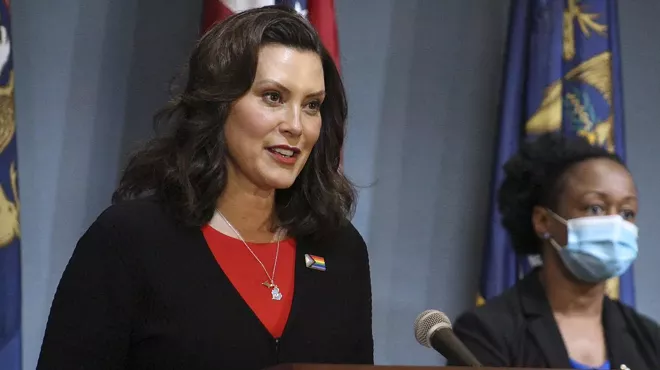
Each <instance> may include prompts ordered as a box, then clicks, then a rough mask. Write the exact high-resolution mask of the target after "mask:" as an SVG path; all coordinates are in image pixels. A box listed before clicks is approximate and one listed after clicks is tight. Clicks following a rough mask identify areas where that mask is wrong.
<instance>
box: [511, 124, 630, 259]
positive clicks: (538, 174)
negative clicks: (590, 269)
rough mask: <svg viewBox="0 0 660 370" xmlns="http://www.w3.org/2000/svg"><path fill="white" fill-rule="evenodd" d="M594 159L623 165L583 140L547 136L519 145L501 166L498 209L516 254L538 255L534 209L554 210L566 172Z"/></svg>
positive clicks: (551, 134)
mask: <svg viewBox="0 0 660 370" xmlns="http://www.w3.org/2000/svg"><path fill="white" fill-rule="evenodd" d="M597 158H605V159H609V160H612V161H615V162H617V163H619V164H621V165H623V162H622V160H621V159H620V158H619V157H618V156H617V155H616V154H613V153H610V152H608V151H607V150H606V149H605V148H602V147H598V146H594V145H591V144H590V143H589V142H588V141H587V140H586V139H585V138H583V137H567V136H564V135H561V134H558V133H548V134H544V135H542V136H540V137H538V138H537V139H536V140H534V141H531V142H527V143H525V144H523V145H522V146H521V148H520V150H519V151H518V153H517V154H515V155H514V156H513V157H511V158H510V159H509V160H508V161H507V162H506V163H505V164H504V174H505V178H504V181H503V183H502V185H501V186H500V189H499V193H498V206H499V210H500V214H501V216H502V224H503V225H504V228H505V229H506V230H507V231H508V233H509V235H510V237H511V242H512V243H513V248H514V250H515V252H516V253H517V254H519V255H530V254H540V253H541V250H540V247H541V239H540V238H539V237H538V235H536V232H535V231H534V226H533V224H532V212H533V209H534V207H535V206H543V207H547V208H549V209H551V210H556V208H557V204H558V202H559V199H560V197H561V196H562V194H563V191H564V184H565V182H566V174H567V173H568V171H569V169H571V167H573V166H574V165H576V164H578V163H581V162H583V161H586V160H590V159H597ZM624 167H625V166H624Z"/></svg>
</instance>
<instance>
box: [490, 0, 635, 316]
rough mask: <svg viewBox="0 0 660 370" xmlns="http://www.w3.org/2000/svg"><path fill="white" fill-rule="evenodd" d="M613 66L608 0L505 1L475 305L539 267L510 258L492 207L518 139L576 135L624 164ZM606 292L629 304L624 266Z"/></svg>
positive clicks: (630, 288)
mask: <svg viewBox="0 0 660 370" xmlns="http://www.w3.org/2000/svg"><path fill="white" fill-rule="evenodd" d="M620 64H621V62H620V51H619V45H618V22H617V9H616V0H514V1H513V2H512V4H511V16H510V24H509V36H508V45H507V56H506V63H505V65H506V67H505V68H506V69H505V72H504V73H505V75H504V84H503V87H502V102H501V112H500V117H499V139H498V144H497V153H496V156H495V157H496V160H495V164H494V166H495V168H494V178H493V181H492V182H491V183H492V186H493V189H492V190H491V206H490V215H489V220H488V234H487V240H486V244H485V246H484V254H483V263H482V272H481V286H480V292H479V297H478V304H481V303H483V302H484V300H487V299H489V298H492V297H494V296H496V295H499V294H500V293H502V292H503V291H504V290H505V289H507V288H509V287H511V286H512V285H513V284H515V283H516V281H517V280H518V279H520V278H521V277H522V276H524V274H525V273H527V272H528V271H529V269H530V267H531V265H534V264H535V263H538V262H539V260H538V258H531V259H530V258H520V257H517V256H516V255H515V254H514V252H513V249H512V247H511V242H510V240H509V238H508V236H507V234H506V232H505V231H504V229H503V227H502V224H501V222H500V215H499V212H498V210H497V204H496V192H497V188H499V186H500V184H501V183H502V180H503V177H504V172H503V170H502V166H503V164H504V162H506V161H507V159H509V157H511V156H512V155H513V154H514V153H515V152H516V151H517V150H518V146H519V144H520V142H521V140H525V139H529V138H533V137H535V136H537V135H539V134H542V133H546V132H553V131H555V132H562V133H564V134H565V135H580V136H583V137H586V138H588V139H589V141H590V142H591V143H592V144H595V145H600V146H603V147H605V148H607V149H609V150H610V151H615V152H616V153H617V154H619V155H620V156H621V157H622V158H624V159H625V146H624V122H623V104H622V91H621V73H620V70H621V66H620ZM607 288H608V289H607V291H608V295H609V296H610V297H612V298H615V299H620V300H621V301H623V302H624V303H627V304H629V305H631V306H634V304H635V289H634V282H633V271H632V267H631V268H630V270H628V271H627V272H626V273H625V274H624V275H623V276H621V278H620V279H619V278H616V279H612V280H610V281H608V284H607Z"/></svg>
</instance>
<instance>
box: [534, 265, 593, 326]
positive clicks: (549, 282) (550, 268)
mask: <svg viewBox="0 0 660 370" xmlns="http://www.w3.org/2000/svg"><path fill="white" fill-rule="evenodd" d="M548 262H549V261H548ZM553 262H554V263H548V264H545V263H544V267H543V269H542V270H541V281H542V282H543V285H544V287H545V292H546V296H547V297H548V301H549V303H550V307H551V308H552V311H553V313H554V314H555V315H562V316H588V317H593V318H598V319H600V317H601V315H602V312H603V297H604V295H605V283H600V284H595V285H594V284H585V283H580V282H578V281H576V279H573V278H572V277H570V276H568V275H569V274H570V272H568V271H563V270H565V268H564V267H563V266H560V264H561V261H553Z"/></svg>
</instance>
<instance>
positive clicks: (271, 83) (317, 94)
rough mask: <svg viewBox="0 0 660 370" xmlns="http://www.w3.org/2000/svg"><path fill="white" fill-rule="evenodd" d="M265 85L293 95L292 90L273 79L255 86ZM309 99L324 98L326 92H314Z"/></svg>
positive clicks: (257, 83)
mask: <svg viewBox="0 0 660 370" xmlns="http://www.w3.org/2000/svg"><path fill="white" fill-rule="evenodd" d="M263 85H275V86H276V87H277V88H278V89H280V90H282V91H284V92H285V93H287V94H290V93H291V90H289V89H288V88H287V87H286V86H284V85H282V84H281V83H279V82H277V81H275V80H271V79H265V80H260V81H257V82H256V83H255V86H263ZM307 96H308V97H310V96H311V97H318V98H320V97H323V96H325V90H319V91H316V92H313V93H311V94H307Z"/></svg>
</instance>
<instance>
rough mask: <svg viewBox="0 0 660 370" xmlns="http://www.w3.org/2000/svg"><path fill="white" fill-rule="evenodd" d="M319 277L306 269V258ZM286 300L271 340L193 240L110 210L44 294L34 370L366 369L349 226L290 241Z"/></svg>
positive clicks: (363, 260)
mask: <svg viewBox="0 0 660 370" xmlns="http://www.w3.org/2000/svg"><path fill="white" fill-rule="evenodd" d="M306 253H309V254H313V255H317V256H322V257H325V260H326V266H327V270H326V271H318V270H312V269H309V268H306V266H305V257H304V256H305V254H306ZM295 263H296V267H295V283H294V284H295V285H294V289H295V292H294V298H293V305H292V308H291V314H290V316H289V319H288V322H287V325H286V327H285V330H284V333H283V335H282V337H281V338H280V339H279V340H275V339H274V338H273V337H272V336H271V335H270V333H269V332H268V330H267V329H266V328H265V327H264V326H263V324H262V323H261V321H259V319H258V318H257V316H256V315H255V314H254V313H253V311H252V310H251V309H250V308H249V306H248V305H247V304H246V303H245V301H244V300H243V299H242V298H241V296H240V295H239V293H238V291H237V290H236V289H235V288H234V286H233V285H232V284H231V282H230V281H229V279H228V278H227V276H226V275H225V274H224V273H223V272H222V270H221V269H220V267H219V265H218V263H217V262H216V260H215V259H214V257H213V254H212V253H211V251H210V249H209V248H208V246H207V244H206V241H205V239H204V236H203V234H202V232H201V230H200V229H198V228H188V227H183V226H180V225H179V224H177V223H176V222H175V221H174V219H173V218H172V217H170V216H169V215H168V214H167V213H166V212H164V210H163V208H162V207H161V206H160V205H159V204H158V203H156V202H155V201H153V200H148V199H143V200H134V201H126V202H123V203H120V204H118V205H114V206H111V207H110V208H108V209H107V210H106V211H105V212H103V214H102V215H101V216H100V217H99V218H98V219H97V220H96V221H95V222H94V223H93V224H92V225H91V227H90V228H89V230H87V232H86V233H85V234H84V235H83V237H82V238H81V239H80V241H79V242H78V244H77V246H76V248H75V251H74V253H73V256H72V257H71V259H70V261H69V264H68V265H67V267H66V269H65V271H64V274H63V275H62V279H61V281H60V284H59V286H58V288H57V292H56V293H55V299H54V300H53V304H52V307H51V312H50V316H49V319H48V324H47V327H46V333H45V336H44V341H43V344H42V347H41V354H40V357H39V362H38V365H37V369H39V370H60V369H61V370H72V369H76V370H82V369H84V370H105V369H140V370H149V369H158V370H167V369H185V370H197V369H200V370H201V369H209V370H211V369H212V370H220V369H229V370H240V369H250V370H253V369H262V368H265V367H269V366H272V365H276V364H279V363H294V362H296V363H301V362H304V363H356V364H358V363H360V364H373V337H372V330H371V281H370V276H369V260H368V255H367V248H366V245H365V243H364V241H363V239H362V237H361V236H360V234H359V233H358V231H357V230H356V229H355V228H354V227H353V226H352V225H350V224H349V225H348V226H346V227H345V228H343V229H342V230H341V231H340V232H338V233H337V234H336V235H335V236H334V237H333V238H328V239H327V240H325V241H324V242H321V243H310V242H307V241H305V240H299V241H298V242H297V247H296V262H295Z"/></svg>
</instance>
